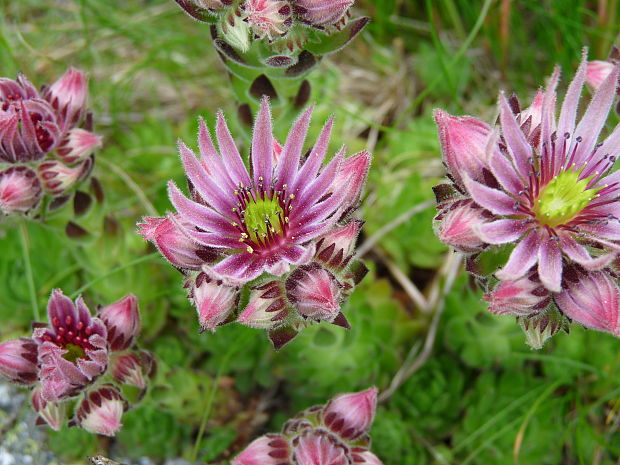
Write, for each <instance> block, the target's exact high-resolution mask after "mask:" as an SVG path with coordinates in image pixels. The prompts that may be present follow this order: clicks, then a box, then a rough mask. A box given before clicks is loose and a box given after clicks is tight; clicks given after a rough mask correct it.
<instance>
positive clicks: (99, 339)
mask: <svg viewBox="0 0 620 465" xmlns="http://www.w3.org/2000/svg"><path fill="white" fill-rule="evenodd" d="M47 314H48V319H49V322H50V324H49V325H47V326H44V327H41V328H36V329H35V330H34V332H33V339H34V340H35V341H36V342H37V343H38V344H39V362H40V364H41V368H40V372H39V379H40V381H41V396H42V397H43V399H45V400H47V401H56V400H60V399H64V398H66V397H70V396H73V395H75V394H76V393H77V392H79V391H80V390H81V389H83V388H84V387H85V386H87V385H88V384H90V383H91V382H93V381H94V380H95V379H96V378H97V377H98V376H100V375H101V374H103V372H104V371H105V369H106V367H107V363H108V348H107V340H106V337H107V331H106V327H105V325H104V324H103V322H102V321H101V320H99V319H98V318H94V317H92V316H91V314H90V311H89V310H88V307H86V304H85V303H84V301H83V300H82V298H78V299H77V300H76V302H75V304H74V303H73V302H71V300H70V299H69V298H67V297H65V296H64V295H63V294H62V291H60V290H59V289H56V290H54V291H53V292H52V296H51V297H50V300H49V303H48V306H47Z"/></svg>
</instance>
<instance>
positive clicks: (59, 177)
mask: <svg viewBox="0 0 620 465" xmlns="http://www.w3.org/2000/svg"><path fill="white" fill-rule="evenodd" d="M91 168H92V160H91V159H90V158H87V159H86V160H84V161H83V162H82V163H80V164H79V165H77V166H76V167H74V168H69V167H68V166H65V165H63V164H62V163H60V162H59V161H56V160H46V161H44V162H43V163H41V164H40V165H39V167H38V170H39V179H40V180H41V181H42V183H43V188H44V189H45V190H46V191H47V192H48V193H50V194H52V195H60V194H62V193H63V192H66V191H67V190H69V189H71V188H72V187H73V186H74V185H75V184H76V183H77V182H78V181H81V180H82V179H84V178H85V177H86V176H87V175H88V173H90V169H91Z"/></svg>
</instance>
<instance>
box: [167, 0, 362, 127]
mask: <svg viewBox="0 0 620 465" xmlns="http://www.w3.org/2000/svg"><path fill="white" fill-rule="evenodd" d="M176 2H177V3H178V4H179V5H180V6H181V7H182V8H183V9H184V10H185V11H186V12H187V13H188V14H189V15H190V16H192V17H193V18H195V19H197V20H199V21H202V22H205V23H207V24H211V36H212V39H213V44H214V45H215V47H216V49H217V51H218V52H219V55H220V57H221V58H222V59H223V61H224V63H225V64H226V65H227V66H228V67H229V69H230V71H231V72H232V73H234V78H233V80H235V81H238V80H240V81H241V82H244V83H245V86H246V88H247V89H248V93H247V95H244V94H242V93H239V95H237V97H238V98H239V99H240V100H241V101H242V103H250V102H251V101H252V100H250V101H246V98H247V97H252V98H253V99H254V100H255V101H259V100H260V98H261V97H262V96H263V95H268V96H270V97H271V98H274V99H275V98H277V97H282V98H286V99H290V100H291V101H293V102H295V104H296V106H297V107H301V106H303V105H304V104H305V103H306V102H307V100H308V98H309V95H310V85H309V83H308V82H307V81H304V82H303V85H299V86H291V84H290V82H291V79H295V78H299V79H302V78H303V76H304V75H305V74H307V73H308V72H309V71H310V70H311V69H312V68H313V67H314V66H315V65H317V64H318V62H319V60H320V58H321V57H322V56H323V55H326V54H328V53H333V52H336V51H338V50H340V49H341V48H343V47H345V46H346V45H347V44H348V43H349V42H350V41H352V40H353V39H354V38H355V37H356V36H357V35H358V34H359V33H360V32H361V31H362V29H364V27H365V26H366V24H367V23H368V21H369V18H366V17H361V18H355V19H352V18H351V13H350V7H351V6H352V5H353V3H354V2H353V0H243V1H239V0H235V1H232V0H176ZM257 70H262V72H261V71H259V72H257ZM282 79H284V80H285V81H286V82H287V83H288V84H287V85H286V86H281V87H280V86H278V84H277V82H278V81H279V80H282ZM239 87H240V86H239V85H236V86H235V88H239ZM289 88H292V90H290V89H289ZM246 116H247V115H246ZM250 116H251V115H250Z"/></svg>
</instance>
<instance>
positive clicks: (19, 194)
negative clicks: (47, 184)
mask: <svg viewBox="0 0 620 465" xmlns="http://www.w3.org/2000/svg"><path fill="white" fill-rule="evenodd" d="M40 199H41V183H40V182H39V180H38V179H37V174H36V173H35V172H34V171H33V170H31V169H30V168H28V167H26V166H11V167H10V168H8V169H6V170H4V171H0V212H1V213H4V214H12V213H27V212H28V211H30V210H32V209H33V208H35V207H36V206H37V205H38V204H39V200H40Z"/></svg>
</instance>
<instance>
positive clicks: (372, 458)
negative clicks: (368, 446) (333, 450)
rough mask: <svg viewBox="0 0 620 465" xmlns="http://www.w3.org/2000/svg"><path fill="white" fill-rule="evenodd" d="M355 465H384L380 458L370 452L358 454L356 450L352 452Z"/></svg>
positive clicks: (363, 451) (365, 451) (364, 451)
mask: <svg viewBox="0 0 620 465" xmlns="http://www.w3.org/2000/svg"><path fill="white" fill-rule="evenodd" d="M351 455H352V457H353V463H355V465H383V462H381V460H379V458H378V457H377V456H376V455H375V454H373V453H372V452H370V451H369V450H362V451H360V452H358V451H357V450H356V449H355V448H354V449H353V450H352V452H351Z"/></svg>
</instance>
